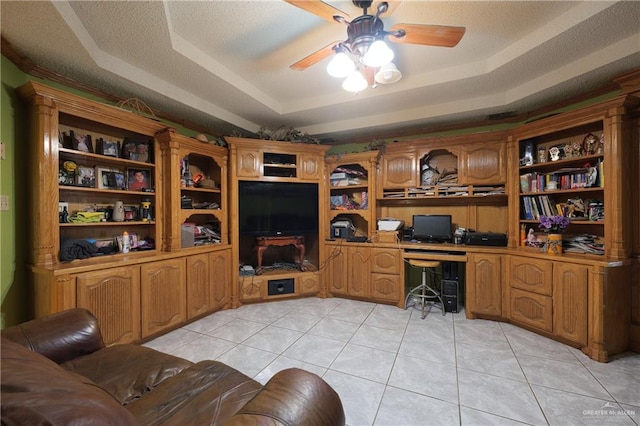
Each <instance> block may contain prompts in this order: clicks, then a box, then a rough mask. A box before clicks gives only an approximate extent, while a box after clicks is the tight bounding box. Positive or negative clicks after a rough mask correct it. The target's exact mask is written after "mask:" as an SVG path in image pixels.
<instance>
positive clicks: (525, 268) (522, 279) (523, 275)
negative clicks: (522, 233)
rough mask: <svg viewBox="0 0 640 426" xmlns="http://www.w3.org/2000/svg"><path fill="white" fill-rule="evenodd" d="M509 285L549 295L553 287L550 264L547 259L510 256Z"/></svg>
mask: <svg viewBox="0 0 640 426" xmlns="http://www.w3.org/2000/svg"><path fill="white" fill-rule="evenodd" d="M509 285H511V287H512V288H519V289H521V290H526V291H532V292H534V293H538V294H543V295H545V296H551V293H552V287H553V286H552V267H551V264H550V263H549V261H547V260H540V259H532V258H529V257H517V256H511V257H510V258H509Z"/></svg>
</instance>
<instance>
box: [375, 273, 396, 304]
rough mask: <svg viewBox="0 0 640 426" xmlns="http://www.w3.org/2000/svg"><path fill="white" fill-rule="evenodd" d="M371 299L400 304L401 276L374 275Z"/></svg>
mask: <svg viewBox="0 0 640 426" xmlns="http://www.w3.org/2000/svg"><path fill="white" fill-rule="evenodd" d="M371 297H372V298H373V299H378V300H382V301H387V302H393V303H397V302H399V300H400V275H395V274H378V273H372V274H371Z"/></svg>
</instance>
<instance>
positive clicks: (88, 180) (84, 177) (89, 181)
mask: <svg viewBox="0 0 640 426" xmlns="http://www.w3.org/2000/svg"><path fill="white" fill-rule="evenodd" d="M76 185H78V186H86V187H89V188H95V186H96V171H95V169H94V168H93V167H84V166H78V169H77V170H76Z"/></svg>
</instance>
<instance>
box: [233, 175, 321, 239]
mask: <svg viewBox="0 0 640 426" xmlns="http://www.w3.org/2000/svg"><path fill="white" fill-rule="evenodd" d="M238 205H239V206H238V207H239V209H238V210H239V212H238V213H239V214H238V228H239V231H240V234H241V235H255V236H264V237H270V236H278V235H305V234H317V233H318V185H317V184H314V183H293V182H291V183H290V182H259V181H240V182H238Z"/></svg>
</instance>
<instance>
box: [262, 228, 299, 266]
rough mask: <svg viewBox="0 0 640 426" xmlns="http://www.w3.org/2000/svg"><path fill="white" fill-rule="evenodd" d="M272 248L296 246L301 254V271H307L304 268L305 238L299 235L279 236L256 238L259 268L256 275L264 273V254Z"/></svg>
mask: <svg viewBox="0 0 640 426" xmlns="http://www.w3.org/2000/svg"><path fill="white" fill-rule="evenodd" d="M271 246H294V247H295V248H297V249H298V251H299V252H300V256H299V263H300V270H301V271H302V272H304V271H305V267H304V237H302V236H299V235H286V236H285V235H279V236H277V237H256V251H257V254H258V268H257V269H256V275H260V274H261V273H262V254H263V253H264V251H265V250H266V249H267V248H269V247H271Z"/></svg>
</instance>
